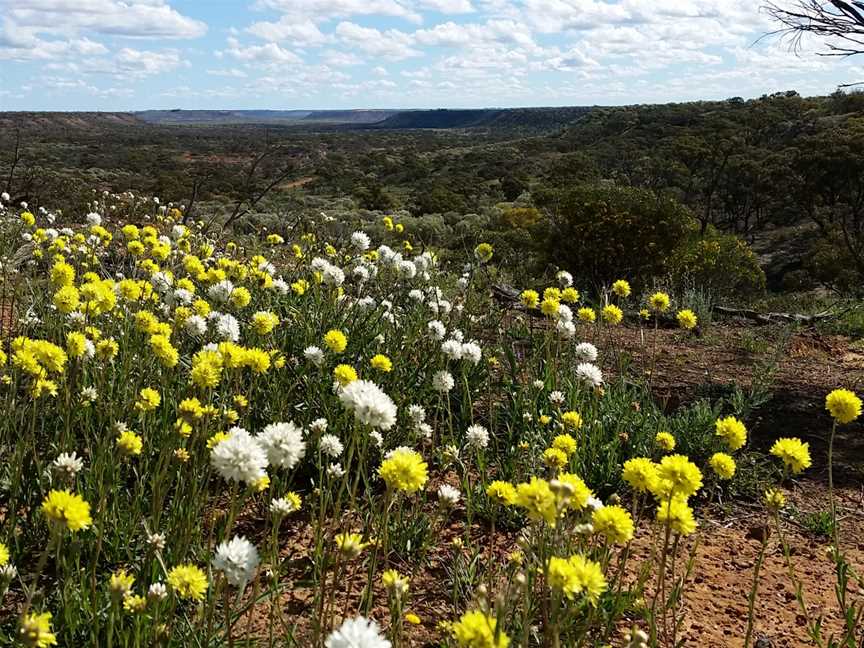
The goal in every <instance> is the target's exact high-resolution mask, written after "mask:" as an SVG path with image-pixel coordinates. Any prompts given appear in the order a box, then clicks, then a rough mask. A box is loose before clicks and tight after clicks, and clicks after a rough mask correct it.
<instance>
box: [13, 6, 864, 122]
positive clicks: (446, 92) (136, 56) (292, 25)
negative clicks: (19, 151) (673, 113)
mask: <svg viewBox="0 0 864 648" xmlns="http://www.w3.org/2000/svg"><path fill="white" fill-rule="evenodd" d="M760 5H761V2H760V1H759V0H0V110H99V111H115V110H117V111H127V110H146V109H174V108H182V109H281V110H285V109H303V110H306V109H345V108H392V109H395V108H406V109H407V108H439V107H443V108H463V107H511V106H560V105H597V104H602V105H612V104H632V103H656V102H669V101H690V100H697V99H725V98H729V97H733V96H741V97H745V98H750V97H758V96H760V95H762V94H765V93H771V92H777V91H784V90H789V89H795V90H798V91H799V92H800V93H801V94H805V95H815V94H829V93H830V92H832V91H833V90H835V89H836V87H837V86H838V84H842V83H851V82H856V81H862V80H864V57H862V59H861V60H860V61H859V60H858V59H857V58H850V59H837V58H831V57H823V56H818V55H817V52H816V51H815V45H816V44H815V43H814V44H813V45H808V47H807V51H805V52H802V53H801V54H799V55H796V54H793V53H791V52H790V51H789V49H788V47H787V46H786V45H785V44H784V43H782V42H778V40H777V39H776V38H768V39H761V40H760V37H761V36H763V35H764V34H765V33H766V32H768V31H771V30H773V29H774V28H775V27H776V25H774V24H773V23H772V22H771V21H770V19H769V17H768V16H767V15H766V14H765V13H764V11H761V10H760Z"/></svg>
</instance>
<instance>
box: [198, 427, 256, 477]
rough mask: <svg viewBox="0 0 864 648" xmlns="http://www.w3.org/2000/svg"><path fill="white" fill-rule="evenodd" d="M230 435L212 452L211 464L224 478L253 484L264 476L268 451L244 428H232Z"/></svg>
mask: <svg viewBox="0 0 864 648" xmlns="http://www.w3.org/2000/svg"><path fill="white" fill-rule="evenodd" d="M228 433H229V434H230V436H229V437H228V438H227V439H225V440H224V441H220V442H219V443H217V444H216V445H215V446H213V449H212V450H211V452H210V465H212V466H213V468H214V469H215V470H216V472H218V473H219V474H220V475H221V476H222V478H223V479H225V480H226V481H232V482H245V483H246V484H253V483H255V482H257V481H258V480H259V479H261V478H262V477H264V476H265V475H266V474H267V473H266V468H267V452H266V451H265V450H264V448H262V447H261V445H260V444H259V443H258V441H257V440H256V439H255V438H254V437H253V436H252V435H251V434H249V432H247V431H246V430H244V429H243V428H239V427H234V428H231V429H230V430H229V431H228Z"/></svg>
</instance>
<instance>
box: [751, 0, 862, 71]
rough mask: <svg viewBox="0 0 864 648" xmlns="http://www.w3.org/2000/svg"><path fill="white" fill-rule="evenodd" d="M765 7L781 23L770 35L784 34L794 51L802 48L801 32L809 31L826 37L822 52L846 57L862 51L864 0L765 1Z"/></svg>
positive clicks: (802, 34)
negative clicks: (780, 2) (785, 4)
mask: <svg viewBox="0 0 864 648" xmlns="http://www.w3.org/2000/svg"><path fill="white" fill-rule="evenodd" d="M764 9H765V11H767V12H768V15H770V16H771V17H772V18H774V19H775V20H776V21H777V22H779V23H780V24H781V25H782V27H781V28H780V29H778V30H777V31H775V32H772V33H771V35H777V34H779V35H780V36H782V37H785V38H787V39H788V41H789V44H790V48H791V49H792V50H793V51H795V52H798V51H800V50H801V43H802V40H803V38H804V36H806V35H807V34H812V35H814V36H818V37H820V38H822V39H826V43H825V47H826V48H827V51H825V52H821V53H820V54H821V55H822V56H839V57H848V56H855V55H856V54H862V53H864V2H859V1H857V0H853V1H852V2H846V1H845V0H828V1H827V2H825V1H823V0H795V2H793V3H791V4H789V5H787V6H780V4H778V3H775V2H768V4H766V5H765V6H764ZM832 40H834V41H839V42H832Z"/></svg>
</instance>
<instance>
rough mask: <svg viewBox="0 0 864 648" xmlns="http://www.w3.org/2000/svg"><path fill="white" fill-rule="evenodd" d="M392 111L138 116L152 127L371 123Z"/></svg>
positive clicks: (165, 112) (150, 112) (202, 112)
mask: <svg viewBox="0 0 864 648" xmlns="http://www.w3.org/2000/svg"><path fill="white" fill-rule="evenodd" d="M394 113H395V111H393V110H145V111H142V112H137V113H135V116H136V117H138V118H139V119H142V120H144V121H146V122H147V123H150V124H161V125H173V126H178V125H198V126H207V125H215V124H220V125H229V124H264V125H267V124H271V125H287V126H291V125H297V124H304V125H306V124H348V125H350V124H371V123H375V122H380V121H383V120H385V119H387V118H388V117H390V116H391V115H393V114H394Z"/></svg>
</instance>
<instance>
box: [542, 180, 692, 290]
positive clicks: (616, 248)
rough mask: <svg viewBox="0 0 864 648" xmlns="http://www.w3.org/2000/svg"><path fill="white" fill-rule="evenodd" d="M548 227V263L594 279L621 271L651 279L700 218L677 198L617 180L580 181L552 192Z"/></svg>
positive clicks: (664, 267) (607, 278) (613, 276)
mask: <svg viewBox="0 0 864 648" xmlns="http://www.w3.org/2000/svg"><path fill="white" fill-rule="evenodd" d="M547 207H548V208H549V211H550V218H549V221H548V227H547V228H546V232H545V244H544V251H545V254H546V256H547V259H548V262H549V263H551V264H554V265H556V266H559V267H561V268H564V269H567V270H569V271H570V272H572V273H574V274H576V275H580V276H581V277H582V278H583V279H585V280H588V281H591V282H594V283H606V282H609V281H612V280H614V279H617V278H619V277H620V276H621V275H622V274H625V275H627V276H628V277H630V278H631V279H634V280H637V281H639V280H642V281H647V280H648V279H649V278H650V277H653V276H658V275H661V274H664V273H665V272H666V271H667V270H668V263H669V258H670V256H671V255H672V253H673V251H674V250H675V249H676V247H677V246H678V244H679V243H680V241H681V239H682V238H684V237H685V236H686V235H687V234H688V233H689V232H690V231H691V230H692V228H693V227H695V225H696V221H695V219H694V218H693V216H692V214H691V213H690V211H689V210H688V209H687V208H686V207H684V206H683V205H681V204H680V203H678V202H677V201H675V200H674V199H672V198H670V197H667V196H664V195H661V194H657V193H654V192H652V191H648V190H646V189H637V188H634V187H626V186H618V185H614V184H603V185H580V186H577V187H575V188H573V189H571V190H569V191H566V192H562V193H560V194H558V195H557V196H556V197H554V198H553V199H552V201H551V203H550V204H549V205H547Z"/></svg>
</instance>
